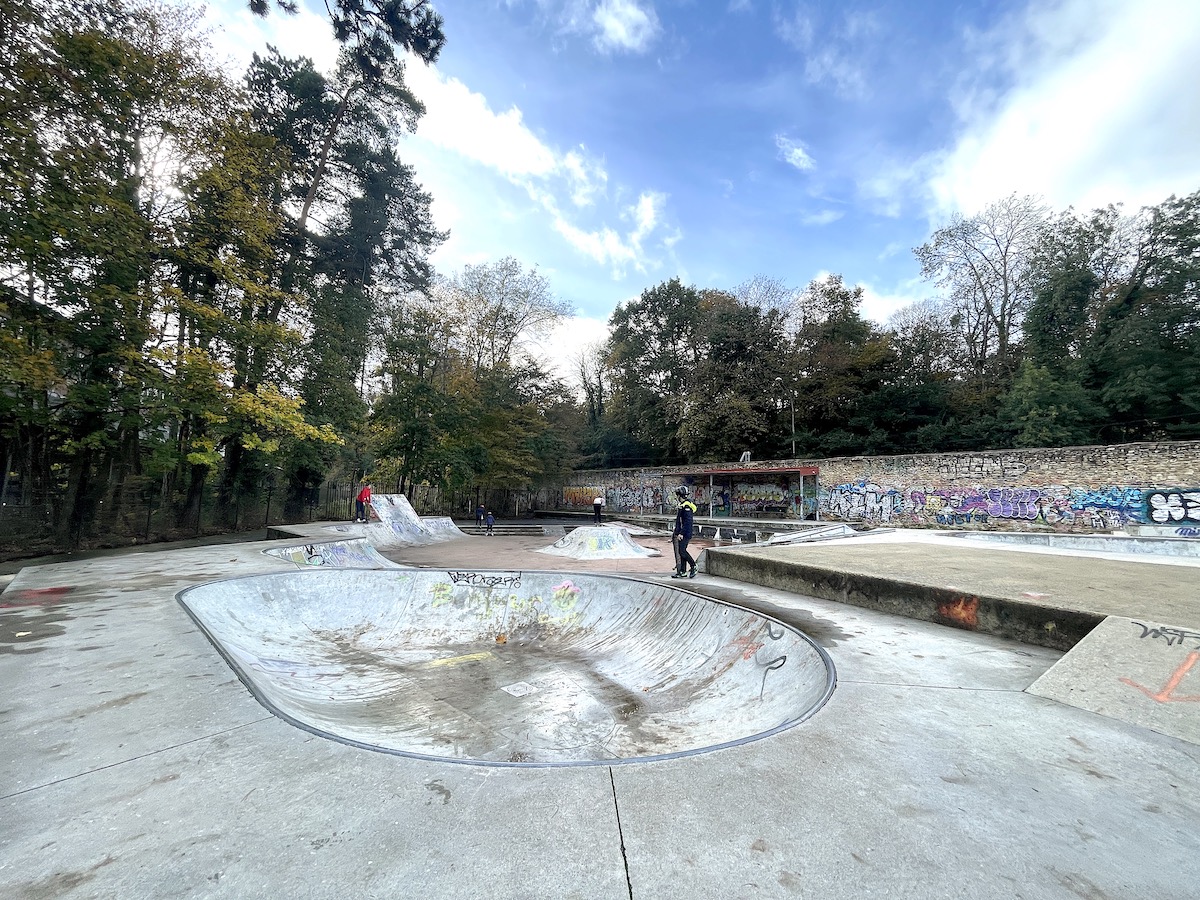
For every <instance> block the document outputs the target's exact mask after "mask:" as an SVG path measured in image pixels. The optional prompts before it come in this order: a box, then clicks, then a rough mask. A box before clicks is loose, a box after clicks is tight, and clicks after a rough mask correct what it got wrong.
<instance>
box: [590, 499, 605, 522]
mask: <svg viewBox="0 0 1200 900" xmlns="http://www.w3.org/2000/svg"><path fill="white" fill-rule="evenodd" d="M592 509H594V510H595V511H596V524H597V525H599V524H600V510H602V509H604V507H603V506H601V505H600V504H599V503H593V504H592Z"/></svg>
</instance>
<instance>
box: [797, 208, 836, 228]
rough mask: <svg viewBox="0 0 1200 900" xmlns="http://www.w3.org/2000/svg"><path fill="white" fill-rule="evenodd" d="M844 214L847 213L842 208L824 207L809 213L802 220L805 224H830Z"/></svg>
mask: <svg viewBox="0 0 1200 900" xmlns="http://www.w3.org/2000/svg"><path fill="white" fill-rule="evenodd" d="M844 215H845V213H844V212H842V211H841V210H840V209H823V210H821V211H820V212H816V213H809V214H808V215H806V216H804V217H803V218H801V220H800V221H801V222H803V223H804V224H805V225H830V224H832V223H834V222H836V221H837V220H838V219H840V218H841V217H842V216H844Z"/></svg>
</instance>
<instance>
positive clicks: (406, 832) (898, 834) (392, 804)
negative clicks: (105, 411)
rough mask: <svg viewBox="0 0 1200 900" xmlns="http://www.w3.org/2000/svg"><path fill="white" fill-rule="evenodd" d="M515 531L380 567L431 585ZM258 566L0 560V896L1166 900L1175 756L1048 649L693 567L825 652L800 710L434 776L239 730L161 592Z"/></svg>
mask: <svg viewBox="0 0 1200 900" xmlns="http://www.w3.org/2000/svg"><path fill="white" fill-rule="evenodd" d="M532 540H533V539H532V538H505V537H497V538H491V539H483V538H467V539H464V540H462V541H452V542H444V543H441V544H437V545H431V546H425V547H411V548H404V549H402V550H397V551H395V552H389V553H388V555H389V557H390V558H393V559H394V561H396V562H400V563H407V564H410V565H427V566H431V567H434V568H438V569H442V570H446V571H448V570H450V569H454V568H459V567H461V566H464V565H478V560H475V559H473V558H472V554H474V553H476V552H477V551H481V548H483V547H485V546H486V548H487V549H486V550H482V552H483V553H486V554H494V555H503V554H506V553H507V554H509V555H510V556H518V555H522V554H529V555H533V552H532V551H533V548H532V547H530V546H529V542H530V541H532ZM510 542H511V543H510ZM260 549H261V548H260V547H258V546H254V545H249V546H246V547H236V546H235V547H211V548H197V549H194V550H185V551H163V552H157V553H141V554H133V555H129V556H125V557H115V558H114V557H108V558H105V559H104V560H96V561H90V560H89V561H78V562H68V563H64V564H59V565H54V566H48V567H43V568H42V569H26V570H23V571H22V572H21V573H20V576H19V579H18V580H14V585H12V586H10V588H9V592H8V593H6V594H4V595H2V596H0V766H2V769H0V896H5V897H20V898H26V897H58V896H70V897H130V896H133V897H143V896H145V897H185V896H186V897H194V898H203V897H213V898H227V897H228V898H256V897H263V898H278V897H313V898H326V897H328V898H341V897H346V896H365V897H397V896H420V897H434V898H442V897H446V898H449V897H456V898H458V897H484V898H488V897H496V898H513V897H554V898H559V897H587V898H593V897H595V898H617V897H621V898H638V900H644V898H650V897H652V898H675V897H679V898H685V897H686V898H689V900H691V898H710V897H711V898H718V897H719V898H741V897H745V898H751V897H753V898H775V897H780V898H782V897H814V898H815V897H820V898H822V900H826V898H827V900H850V898H862V897H867V896H870V897H876V896H879V897H912V898H922V900H928V898H963V897H1021V898H1023V900H1078V898H1079V897H1090V898H1101V897H1105V898H1117V897H1120V898H1132V900H1141V898H1145V900H1191V898H1193V897H1194V895H1195V884H1196V882H1197V879H1198V878H1200V863H1198V862H1197V860H1200V832H1198V831H1197V829H1196V824H1195V823H1196V822H1197V821H1200V747H1197V745H1195V744H1192V743H1190V742H1188V741H1183V740H1180V739H1178V738H1174V737H1170V736H1167V735H1163V734H1160V733H1157V732H1155V731H1152V730H1150V729H1148V728H1143V727H1139V726H1136V725H1133V724H1130V723H1127V722H1122V721H1119V720H1116V719H1113V718H1109V717H1106V716H1102V715H1097V714H1095V713H1092V712H1088V711H1086V710H1082V709H1077V708H1075V707H1071V706H1067V705H1064V704H1062V703H1058V702H1055V701H1051V700H1048V699H1045V698H1043V697H1038V696H1035V695H1033V694H1030V693H1028V692H1026V691H1025V689H1026V688H1027V687H1029V685H1030V684H1032V683H1033V682H1034V681H1035V680H1036V679H1037V678H1038V677H1039V676H1040V675H1041V674H1042V673H1043V672H1044V671H1046V670H1047V669H1048V668H1049V667H1050V666H1051V665H1052V664H1053V663H1054V662H1055V661H1056V660H1057V659H1058V658H1059V657H1060V655H1061V654H1059V653H1058V652H1057V651H1054V650H1051V649H1047V648H1042V647H1033V646H1029V645H1027V644H1020V643H1016V642H1013V641H1009V640H1005V639H1002V638H999V637H994V636H991V635H988V634H981V633H972V632H968V631H962V630H957V629H949V628H944V627H940V626H937V625H934V624H930V623H927V622H922V621H918V620H915V619H911V618H903V617H900V616H896V615H890V614H887V613H882V612H879V611H876V610H871V609H865V608H858V607H854V606H847V605H844V604H840V603H837V602H833V601H829V600H824V599H819V598H814V597H811V596H805V595H802V594H798V593H796V592H794V591H787V590H780V589H775V588H769V587H762V586H757V585H754V584H749V583H744V582H738V581H733V580H730V579H724V578H715V577H712V576H700V577H698V578H696V579H695V580H694V581H689V583H688V588H689V589H692V590H697V591H704V592H706V593H710V594H712V595H721V596H724V597H726V598H727V599H736V600H737V601H738V602H744V603H746V604H747V605H758V606H761V607H763V608H765V609H769V610H773V611H774V612H773V614H774V615H777V616H778V617H779V618H780V619H781V620H783V621H786V622H789V623H793V624H794V623H799V622H803V623H805V625H806V626H807V628H808V629H809V633H810V635H811V636H813V637H814V638H815V639H816V640H818V641H819V642H820V643H821V644H822V645H823V646H824V647H825V648H826V650H827V651H828V652H829V653H830V654H831V656H832V657H833V659H834V662H835V664H836V665H837V667H838V671H839V687H838V690H837V691H836V692H835V693H834V695H833V697H832V698H831V700H830V702H829V703H827V704H826V705H825V706H824V707H823V708H822V709H821V710H820V711H819V712H818V713H817V714H816V715H815V716H813V717H812V718H811V719H809V720H808V721H807V722H805V723H804V724H803V725H800V726H798V727H796V728H793V729H789V730H788V731H786V732H783V733H780V734H777V735H774V736H772V737H770V738H767V739H764V740H761V741H756V742H753V743H751V744H746V745H743V746H739V747H733V748H729V749H725V750H721V751H718V752H714V753H706V754H700V755H696V756H691V757H687V758H685V759H677V760H667V761H660V762H652V763H635V764H630V765H625V766H620V767H593V768H557V769H536V770H534V769H482V768H476V767H473V766H467V765H450V764H445V763H438V762H432V761H425V760H415V759H409V758H404V757H396V756H390V755H386V754H381V753H375V752H371V751H367V750H361V749H357V748H354V747H349V746H346V745H343V744H339V743H336V742H332V741H328V740H324V739H322V738H318V737H316V736H315V735H312V734H310V733H308V732H304V731H301V730H299V729H297V728H294V727H292V726H290V725H288V724H287V723H285V722H283V721H281V720H280V719H278V718H276V717H274V716H270V715H264V714H263V709H262V707H261V706H260V705H259V704H258V703H257V702H256V701H255V699H254V698H253V696H252V695H251V694H250V693H249V692H248V691H247V690H246V688H245V687H244V686H243V685H242V684H241V682H239V681H238V680H237V679H236V678H234V677H232V676H231V675H230V674H229V672H228V669H227V667H226V666H225V663H224V662H223V661H222V660H221V659H220V657H219V656H218V654H217V653H216V652H215V651H214V650H213V648H212V647H211V645H210V644H209V643H208V641H207V640H206V639H205V638H204V636H203V635H202V634H201V632H200V631H199V630H198V628H197V627H196V626H195V624H194V623H193V622H192V621H191V620H190V619H189V618H188V617H187V615H186V614H185V612H184V611H183V609H182V608H181V607H180V606H179V604H178V603H176V601H175V600H174V594H175V592H177V591H178V590H180V589H182V588H183V587H186V586H190V585H192V584H197V583H200V582H203V581H208V580H211V579H212V578H214V577H221V576H224V575H227V574H253V573H265V572H278V571H281V570H282V569H281V567H282V566H283V563H282V562H280V561H279V560H274V559H270V558H268V557H266V556H264V555H263V554H262V553H261V552H260ZM542 560H543V562H545V563H548V564H552V565H553V564H559V563H561V565H562V566H563V567H564V568H563V570H564V571H568V570H574V569H578V568H580V567H585V568H586V567H600V566H602V565H603V561H590V562H586V563H580V562H577V561H569V560H559V559H557V558H554V557H542ZM609 565H610V567H620V568H622V569H626V568H631V567H636V566H640V565H645V566H650V567H652V566H653V561H643V560H634V561H620V562H618V563H610V564H609ZM658 565H660V566H661V561H659V563H658ZM588 570H589V571H590V570H592V569H588ZM316 574H320V572H317V573H316ZM659 577H663V578H665V577H666V575H662V576H659ZM22 583H23V585H24V586H23V587H22ZM44 588H48V589H52V590H50V591H48V592H46V593H43V594H41V595H32V596H30V595H25V596H23V597H19V598H18V597H17V596H16V595H12V594H11V592H12V591H13V590H14V589H17V590H29V589H33V590H37V589H44ZM60 588H70V589H71V590H69V591H65V590H64V591H60V592H59V593H58V595H55V593H54V590H53V589H60ZM18 599H19V600H20V601H21V602H22V603H28V601H31V600H41V601H44V602H41V603H37V604H33V605H21V606H17V605H12V606H6V605H5V604H7V603H10V602H12V601H13V600H18ZM31 625H33V626H34V627H33V629H32V630H31V629H30V626H31ZM26 630H31V634H28V635H25V636H24V637H21V638H18V637H17V636H16V635H17V633H18V632H21V631H26ZM35 634H36V636H34V635H35ZM1188 677H1191V674H1189V676H1188ZM1151 686H1152V685H1151ZM1189 692H1190V689H1189ZM138 693H141V694H143V696H140V697H132V695H133V694H138ZM111 701H119V702H117V703H113V702H111Z"/></svg>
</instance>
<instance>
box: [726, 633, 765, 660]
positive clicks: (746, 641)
mask: <svg viewBox="0 0 1200 900" xmlns="http://www.w3.org/2000/svg"><path fill="white" fill-rule="evenodd" d="M730 643H732V644H733V645H734V646H735V647H740V648H741V649H742V659H750V658H751V657H752V656H754V654H755V653H757V652H758V651H759V650H761V649H762V646H763V645H762V643H761V642H759V641H755V640H754V638H749V637H740V638H734V639H733V640H732V641H731V642H730Z"/></svg>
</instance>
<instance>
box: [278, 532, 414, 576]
mask: <svg viewBox="0 0 1200 900" xmlns="http://www.w3.org/2000/svg"><path fill="white" fill-rule="evenodd" d="M263 553H264V554H266V555H267V556H273V557H275V558H276V559H282V560H286V561H287V562H290V563H294V564H295V565H297V566H300V567H301V568H306V567H308V566H344V567H349V568H357V569H406V568H408V566H402V565H400V563H394V562H392V561H391V560H390V559H388V558H387V557H386V556H384V555H383V554H381V553H380V552H379V551H378V550H376V549H375V546H374V545H373V544H372V543H371V542H370V541H368V540H367V539H366V538H354V539H352V540H348V541H320V542H315V543H311V544H295V545H293V546H290V547H272V548H270V549H268V550H264V551H263Z"/></svg>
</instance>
